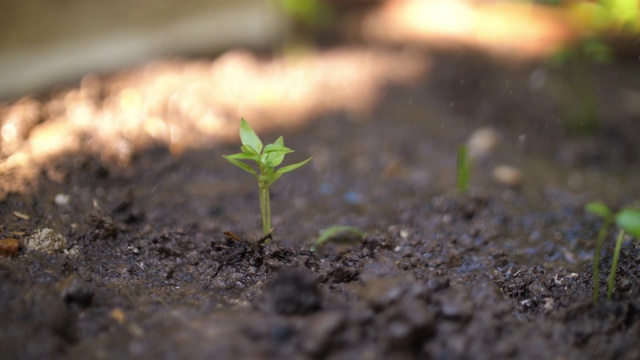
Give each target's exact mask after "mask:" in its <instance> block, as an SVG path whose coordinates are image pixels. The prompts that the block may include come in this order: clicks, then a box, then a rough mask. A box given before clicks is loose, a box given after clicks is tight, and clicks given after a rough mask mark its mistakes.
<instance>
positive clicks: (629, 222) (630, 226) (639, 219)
mask: <svg viewBox="0 0 640 360" xmlns="http://www.w3.org/2000/svg"><path fill="white" fill-rule="evenodd" d="M616 224H618V226H619V227H620V228H621V229H623V230H624V231H626V232H628V233H629V234H631V235H633V237H635V238H636V239H640V210H636V209H624V210H622V211H620V212H619V213H618V214H617V215H616Z"/></svg>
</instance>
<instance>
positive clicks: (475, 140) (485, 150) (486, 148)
mask: <svg viewBox="0 0 640 360" xmlns="http://www.w3.org/2000/svg"><path fill="white" fill-rule="evenodd" d="M499 139H500V137H499V136H498V132H497V131H495V130H494V129H492V128H486V127H485V128H480V129H478V130H476V131H474V132H473V134H471V136H469V140H467V148H468V149H469V157H470V158H471V159H478V158H481V157H485V156H487V155H489V154H490V153H491V152H492V151H493V150H494V149H495V148H496V147H497V146H498V142H499Z"/></svg>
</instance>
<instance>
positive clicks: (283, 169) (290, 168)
mask: <svg viewBox="0 0 640 360" xmlns="http://www.w3.org/2000/svg"><path fill="white" fill-rule="evenodd" d="M311 159H313V157H310V158H308V159H307V160H304V161H301V162H299V163H296V164H292V165H287V166H283V167H281V168H280V169H278V170H277V171H276V176H278V177H280V176H281V175H282V174H284V173H288V172H289V171H293V170H295V169H297V168H299V167H301V166H303V165H304V164H306V163H308V162H309V161H311ZM276 179H277V178H276ZM274 181H275V180H274Z"/></svg>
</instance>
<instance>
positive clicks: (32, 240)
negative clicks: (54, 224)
mask: <svg viewBox="0 0 640 360" xmlns="http://www.w3.org/2000/svg"><path fill="white" fill-rule="evenodd" d="M24 245H25V247H26V248H27V250H29V251H32V250H36V251H43V252H47V253H54V252H60V253H62V252H64V251H65V250H66V249H67V239H66V238H65V237H64V236H62V235H60V234H58V233H56V232H55V231H53V230H51V229H48V228H45V229H41V230H37V231H36V232H34V233H33V234H32V235H31V236H28V237H26V238H25V239H24Z"/></svg>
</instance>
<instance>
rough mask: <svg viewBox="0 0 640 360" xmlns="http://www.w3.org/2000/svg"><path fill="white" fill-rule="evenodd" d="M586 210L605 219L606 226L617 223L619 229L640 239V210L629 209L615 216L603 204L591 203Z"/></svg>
mask: <svg viewBox="0 0 640 360" xmlns="http://www.w3.org/2000/svg"><path fill="white" fill-rule="evenodd" d="M585 209H586V210H587V211H588V212H590V213H592V214H596V215H598V216H600V217H601V218H603V219H604V221H605V224H606V226H608V225H609V224H611V223H612V222H613V221H615V222H616V224H617V225H618V227H620V228H621V229H623V230H625V231H626V232H627V233H629V234H631V235H632V236H633V237H635V238H636V239H640V210H636V209H630V208H628V209H623V210H622V211H620V212H618V213H615V214H614V213H613V212H612V211H611V210H610V209H609V207H608V206H607V205H605V204H603V203H601V202H592V203H589V204H587V205H586V207H585Z"/></svg>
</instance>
